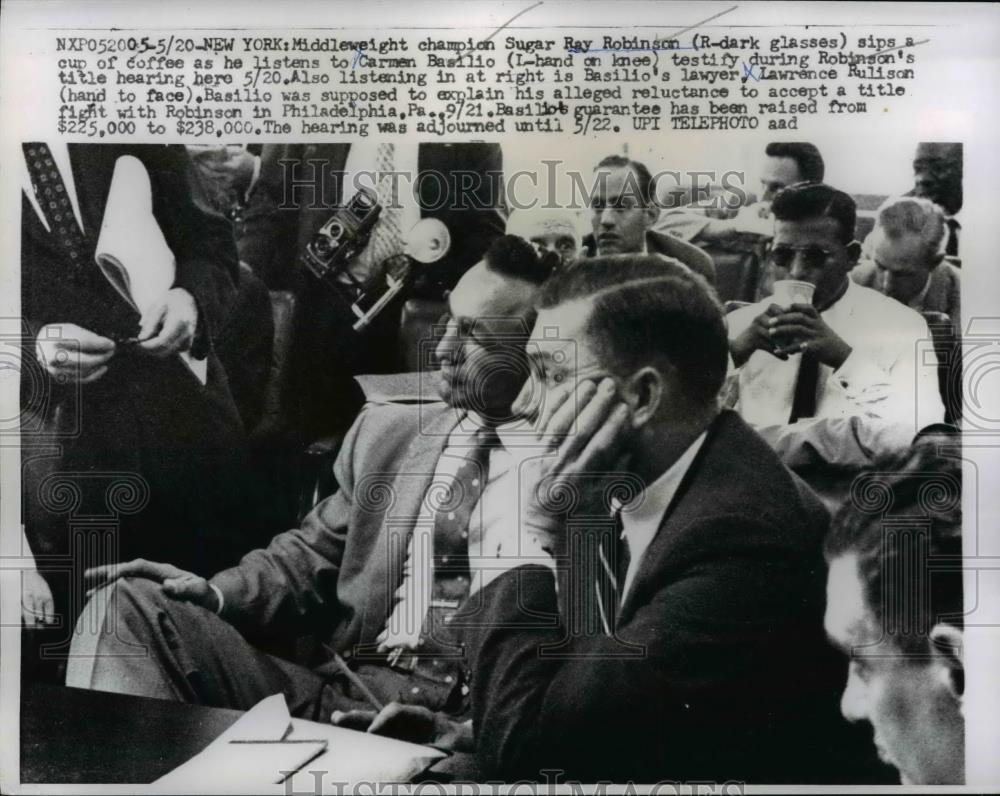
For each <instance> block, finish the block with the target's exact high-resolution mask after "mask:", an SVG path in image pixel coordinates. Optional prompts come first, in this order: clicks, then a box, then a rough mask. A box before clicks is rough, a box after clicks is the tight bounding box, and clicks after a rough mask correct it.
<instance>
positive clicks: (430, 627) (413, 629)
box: [379, 428, 499, 654]
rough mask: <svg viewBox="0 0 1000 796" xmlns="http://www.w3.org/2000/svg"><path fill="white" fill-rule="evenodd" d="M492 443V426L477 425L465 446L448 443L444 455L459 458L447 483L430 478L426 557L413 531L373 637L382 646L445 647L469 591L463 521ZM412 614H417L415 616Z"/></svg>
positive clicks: (474, 498)
mask: <svg viewBox="0 0 1000 796" xmlns="http://www.w3.org/2000/svg"><path fill="white" fill-rule="evenodd" d="M498 442H499V438H498V437H497V434H496V431H495V430H493V429H491V428H483V429H479V430H478V431H477V432H476V433H475V435H474V437H473V443H472V445H471V446H469V447H467V448H458V447H454V446H450V447H449V448H448V450H447V451H446V455H448V456H460V457H461V458H462V462H461V464H460V465H459V466H458V469H457V471H456V472H455V474H454V476H453V477H451V478H449V479H448V480H447V482H444V481H439V480H438V479H435V481H434V482H432V484H431V485H430V487H428V490H427V493H428V495H429V496H430V495H433V501H434V507H435V511H434V517H433V531H432V534H431V544H430V547H431V550H430V556H428V555H427V551H426V549H418V546H419V547H420V548H423V546H422V545H419V543H418V541H417V539H418V533H417V532H416V531H414V533H413V534H412V535H411V536H410V542H409V545H408V547H407V560H406V564H405V565H404V567H403V582H402V583H401V584H400V586H399V588H398V589H397V590H396V605H395V607H394V608H393V611H392V614H391V615H390V617H389V621H388V622H387V623H386V628H385V630H384V631H383V633H382V635H381V637H380V639H379V640H380V641H381V642H382V643H383V644H384V645H385V646H386V647H392V648H395V649H396V650H402V649H403V648H404V647H408V648H410V649H413V648H415V647H417V646H419V647H421V650H422V652H426V653H428V654H434V653H435V652H437V653H440V652H442V651H443V650H444V649H445V648H447V647H449V646H450V645H449V639H450V638H451V634H450V633H448V632H447V626H448V624H449V623H450V621H451V616H452V615H453V614H454V613H455V611H456V609H457V608H458V606H459V604H460V602H461V601H462V600H463V599H464V598H465V597H466V596H467V594H468V591H469V577H470V573H469V540H468V536H469V533H468V528H469V520H470V518H471V517H472V512H473V510H474V509H475V507H476V505H477V504H478V502H479V498H480V496H481V495H482V491H483V487H484V486H485V484H486V478H487V472H488V467H489V455H490V451H491V450H492V448H493V447H494V446H495V445H496V444H498ZM443 455H445V454H443ZM428 558H429V561H430V563H431V573H430V574H431V578H430V584H429V588H430V594H429V598H430V600H429V603H426V602H425V600H424V599H422V598H421V597H420V593H421V592H422V591H423V588H426V586H424V587H423V588H422V583H421V581H422V578H421V575H422V574H423V570H422V565H423V564H425V563H426V559H428ZM417 612H419V613H420V614H421V615H419V616H417V615H415V614H416V613H417Z"/></svg>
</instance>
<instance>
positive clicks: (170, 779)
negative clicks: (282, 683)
mask: <svg viewBox="0 0 1000 796" xmlns="http://www.w3.org/2000/svg"><path fill="white" fill-rule="evenodd" d="M290 731H291V718H290V716H289V715H288V706H287V705H286V704H285V697H284V695H283V694H275V695H274V696H270V697H268V698H267V699H264V700H262V701H261V702H259V703H257V705H255V706H254V707H253V708H252V709H251V710H249V711H247V713H246V714H245V715H243V716H242V717H241V718H240V719H239V720H238V721H237V722H236V723H235V724H233V726H232V727H230V728H229V729H228V730H226V731H225V732H224V733H222V735H220V736H219V737H218V738H216V739H215V740H214V741H212V743H211V744H209V745H208V746H207V747H206V748H205V749H204V750H203V751H202V752H201V753H199V754H197V755H195V756H194V757H192V758H191V759H190V760H188V761H187V762H186V763H184V764H183V765H181V766H179V767H177V768H175V769H174V770H173V771H171V772H170V773H169V774H166V775H164V776H162V777H160V779H158V780H156V782H154V783H153V785H154V786H156V787H157V788H158V789H159V788H162V789H164V790H170V791H183V790H196V791H199V792H201V793H270V792H274V793H279V792H284V786H283V785H282V784H281V783H282V782H284V780H285V779H286V778H287V776H288V774H289V773H290V772H292V771H298V770H299V769H300V768H301V767H302V766H304V765H305V764H306V763H308V762H309V761H310V760H314V759H315V758H316V757H317V756H318V755H320V754H322V753H323V751H324V750H325V749H326V745H327V741H326V740H325V739H322V738H317V739H314V740H307V739H305V738H304V737H303V736H301V735H300V737H299V739H297V740H296V742H294V743H289V742H288V740H289V739H288V735H289V733H290Z"/></svg>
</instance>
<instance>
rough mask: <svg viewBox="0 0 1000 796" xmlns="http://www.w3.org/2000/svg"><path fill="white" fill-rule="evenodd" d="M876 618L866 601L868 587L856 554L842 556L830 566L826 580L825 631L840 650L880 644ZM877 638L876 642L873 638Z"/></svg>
mask: <svg viewBox="0 0 1000 796" xmlns="http://www.w3.org/2000/svg"><path fill="white" fill-rule="evenodd" d="M874 624H875V623H874V617H873V615H872V612H871V609H870V608H869V606H868V601H867V599H866V597H865V589H864V584H863V583H862V581H861V576H860V573H859V571H858V557H857V555H855V554H848V555H843V556H839V557H837V558H835V559H833V561H831V562H830V568H829V570H828V573H827V580H826V613H825V615H824V617H823V627H824V628H825V629H826V633H827V635H828V636H829V637H830V638H831V639H833V641H834V642H836V643H837V644H838V645H839V646H841V647H844V648H848V649H849V648H850V647H852V646H854V645H856V644H867V643H871V642H872V641H877V640H878V639H877V635H878V634H877V633H874V632H873V631H874ZM873 635H874V636H876V637H875V638H872V636H873Z"/></svg>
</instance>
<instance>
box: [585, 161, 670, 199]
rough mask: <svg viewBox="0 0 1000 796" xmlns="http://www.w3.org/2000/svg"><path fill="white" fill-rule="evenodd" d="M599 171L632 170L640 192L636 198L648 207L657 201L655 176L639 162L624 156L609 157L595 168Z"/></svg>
mask: <svg viewBox="0 0 1000 796" xmlns="http://www.w3.org/2000/svg"><path fill="white" fill-rule="evenodd" d="M597 169H631V170H632V172H633V173H634V174H635V185H636V189H637V191H638V196H637V197H636V198H637V199H639V201H640V202H641V203H642V206H643V207H648V206H649V205H651V204H653V203H654V202H655V201H656V191H655V187H656V186H654V185H653V175H652V174H650V172H649V169H648V168H646V166H645V164H643V163H640V162H639V161H638V160H632V159H631V158H627V157H625V156H624V155H608V156H607V157H606V158H604V159H603V160H601V162H600V163H598V164H597V165H596V166H595V167H594V170H595V171H596V170H597Z"/></svg>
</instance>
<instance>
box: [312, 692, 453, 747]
mask: <svg viewBox="0 0 1000 796" xmlns="http://www.w3.org/2000/svg"><path fill="white" fill-rule="evenodd" d="M330 721H331V722H332V723H333V724H336V725H337V726H338V727H346V728H348V729H351V730H360V731H367V732H370V733H372V734H373V735H385V736H388V737H390V738H398V739H400V740H401V741H409V742H410V743H419V744H425V745H427V746H434V747H436V748H438V749H444V750H446V751H449V752H457V751H472V748H473V738H472V722H471V721H463V722H459V721H455V720H454V719H452V718H451V717H449V716H448V715H447V714H445V713H441V712H439V711H433V710H430V709H429V708H425V707H423V706H421V705H404V704H402V703H400V702H390V703H389V704H388V705H386V706H385V707H384V708H382V710H381V711H380V712H379V713H378V714H376V713H375V711H374V710H348V711H343V712H342V711H339V710H335V711H334V712H333V714H332V715H331V716H330Z"/></svg>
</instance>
